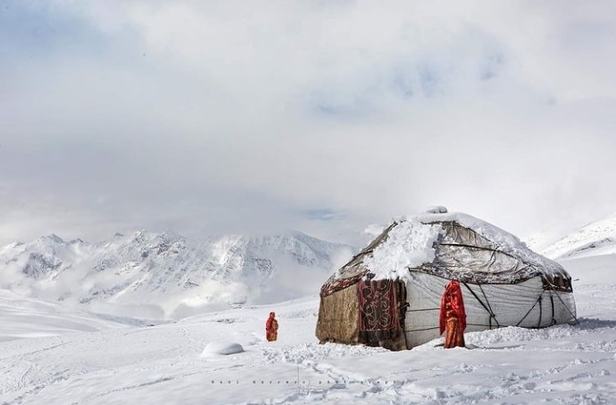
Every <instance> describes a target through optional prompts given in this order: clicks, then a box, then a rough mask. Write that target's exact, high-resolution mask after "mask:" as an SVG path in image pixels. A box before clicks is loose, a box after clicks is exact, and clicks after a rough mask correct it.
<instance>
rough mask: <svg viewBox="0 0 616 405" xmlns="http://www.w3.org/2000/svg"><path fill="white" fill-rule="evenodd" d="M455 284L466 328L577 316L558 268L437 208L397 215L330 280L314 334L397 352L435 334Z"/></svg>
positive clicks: (504, 236)
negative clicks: (443, 299) (449, 290)
mask: <svg viewBox="0 0 616 405" xmlns="http://www.w3.org/2000/svg"><path fill="white" fill-rule="evenodd" d="M451 280H458V281H459V283H460V286H461V289H462V293H463V298H464V306H465V310H466V331H467V332H471V331H480V330H485V329H493V328H502V327H505V326H519V327H526V328H544V327H547V326H551V325H555V324H559V323H574V322H575V321H576V310H575V301H574V298H573V290H572V287H571V277H570V276H569V274H568V273H567V272H566V271H565V269H564V268H563V267H562V266H561V265H560V264H558V263H556V262H554V261H552V260H549V259H547V258H546V257H543V256H541V255H539V254H537V253H535V252H533V251H532V250H530V249H529V248H528V247H527V246H526V245H525V244H524V243H522V242H521V241H520V240H519V239H518V238H516V237H515V236H513V235H511V234H510V233H508V232H506V231H504V230H502V229H500V228H497V227H496V226H493V225H491V224H489V223H487V222H485V221H482V220H480V219H477V218H475V217H472V216H470V215H466V214H462V213H448V212H447V209H446V208H444V207H437V208H435V209H432V210H430V211H429V212H427V213H425V214H421V215H418V216H414V217H408V218H404V219H400V220H396V221H394V222H393V223H392V224H391V225H390V226H388V227H387V228H386V229H385V230H384V231H383V232H382V233H381V234H380V235H379V236H378V237H377V238H376V239H375V240H374V241H372V243H370V244H369V245H368V246H367V247H366V248H364V249H363V250H362V251H361V252H360V253H359V254H357V255H356V256H355V257H353V258H352V259H351V261H349V262H348V263H347V264H345V265H344V266H342V268H340V269H339V270H338V271H337V272H336V273H335V274H333V275H332V276H331V277H330V278H329V279H328V280H327V281H326V282H325V284H324V285H323V286H322V288H321V294H320V295H321V300H320V307H319V318H318V322H317V329H316V336H317V338H318V339H319V341H320V342H321V343H324V342H337V343H346V344H366V345H370V346H382V347H385V348H388V349H391V350H402V349H411V348H413V347H415V346H418V345H421V344H423V343H426V342H428V341H430V340H433V339H436V338H438V337H439V336H440V330H439V314H440V302H441V295H442V293H443V291H444V289H445V286H446V285H447V284H448V283H449V282H450V281H451Z"/></svg>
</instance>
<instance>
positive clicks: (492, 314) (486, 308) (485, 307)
mask: <svg viewBox="0 0 616 405" xmlns="http://www.w3.org/2000/svg"><path fill="white" fill-rule="evenodd" d="M462 284H464V287H466V289H467V290H469V291H470V292H471V294H473V297H475V299H476V300H477V301H478V302H479V303H480V304H481V306H482V307H483V308H484V309H485V310H486V311H487V312H488V314H489V315H490V329H492V318H494V320H495V321H496V316H495V315H494V313H493V312H492V309H491V308H488V307H487V306H486V304H484V303H483V301H481V298H479V297H478V296H477V294H475V291H473V290H472V289H471V288H470V287H469V286H468V284H466V283H465V282H462ZM478 285H479V288H481V284H478ZM481 291H482V292H483V289H482V290H481ZM484 297H485V293H484ZM486 301H487V298H486ZM488 305H489V302H488ZM496 324H497V325H498V321H497V322H496ZM498 326H499V327H500V325H498Z"/></svg>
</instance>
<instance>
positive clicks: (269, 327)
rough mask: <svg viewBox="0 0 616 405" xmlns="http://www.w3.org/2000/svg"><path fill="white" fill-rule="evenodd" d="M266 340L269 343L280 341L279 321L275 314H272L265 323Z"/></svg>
mask: <svg viewBox="0 0 616 405" xmlns="http://www.w3.org/2000/svg"><path fill="white" fill-rule="evenodd" d="M265 338H266V339H267V341H268V342H275V341H276V339H278V321H277V320H276V313H275V312H270V314H269V318H267V322H265Z"/></svg>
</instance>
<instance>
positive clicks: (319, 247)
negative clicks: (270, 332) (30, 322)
mask: <svg viewBox="0 0 616 405" xmlns="http://www.w3.org/2000/svg"><path fill="white" fill-rule="evenodd" d="M350 254H351V248H350V247H349V246H346V245H341V244H336V243H331V242H326V241H322V240H319V239H316V238H313V237H310V236H308V235H306V234H303V233H301V232H287V233H284V234H279V235H268V236H257V237H249V236H242V235H231V236H224V237H221V238H217V239H208V240H203V241H191V240H187V239H186V238H184V237H182V236H179V235H172V234H166V233H152V232H146V231H139V232H136V233H134V234H130V235H122V234H116V235H115V236H114V237H113V238H112V239H110V240H108V241H104V242H101V243H88V242H85V241H82V240H80V239H77V240H71V241H65V240H63V239H62V238H60V237H59V236H57V235H49V236H44V237H41V238H39V239H36V240H34V241H31V242H28V243H12V244H9V245H7V246H5V247H3V248H0V288H7V289H10V290H12V291H14V292H17V293H19V294H21V295H23V296H29V297H36V298H41V299H45V300H51V301H62V302H65V303H67V304H75V305H88V306H90V307H91V309H93V310H100V311H105V312H107V311H109V310H111V309H112V308H113V307H116V309H119V308H117V307H119V306H121V307H122V308H121V310H122V314H123V315H131V314H134V315H135V316H141V317H144V316H145V317H151V318H164V317H181V316H184V315H187V314H190V313H192V312H194V311H201V310H204V309H216V308H224V307H227V306H229V305H234V304H252V303H270V302H277V301H280V300H284V299H291V298H295V297H299V296H304V295H307V294H314V293H315V292H317V291H318V288H319V285H320V283H321V282H322V281H323V280H324V279H325V278H327V276H328V275H329V273H331V271H332V270H333V269H334V268H335V267H336V266H338V265H339V264H340V263H341V262H342V261H344V259H346V258H348V257H349V256H350Z"/></svg>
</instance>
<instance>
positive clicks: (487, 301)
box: [477, 284, 500, 329]
mask: <svg viewBox="0 0 616 405" xmlns="http://www.w3.org/2000/svg"><path fill="white" fill-rule="evenodd" d="M477 285H478V286H479V289H480V290H481V293H482V294H483V298H485V299H486V304H488V308H489V309H490V329H492V318H494V322H496V327H497V328H500V323H498V319H496V314H495V313H494V311H492V305H490V300H489V299H488V296H487V295H486V293H485V291H483V287H481V284H477Z"/></svg>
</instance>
